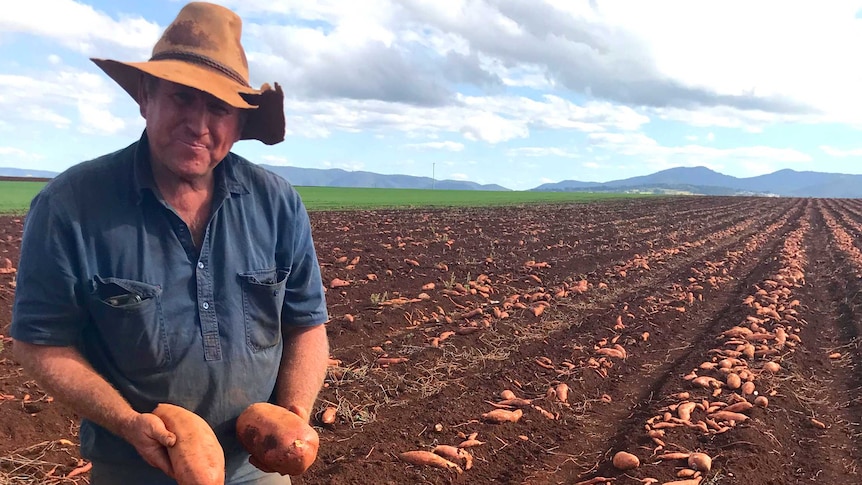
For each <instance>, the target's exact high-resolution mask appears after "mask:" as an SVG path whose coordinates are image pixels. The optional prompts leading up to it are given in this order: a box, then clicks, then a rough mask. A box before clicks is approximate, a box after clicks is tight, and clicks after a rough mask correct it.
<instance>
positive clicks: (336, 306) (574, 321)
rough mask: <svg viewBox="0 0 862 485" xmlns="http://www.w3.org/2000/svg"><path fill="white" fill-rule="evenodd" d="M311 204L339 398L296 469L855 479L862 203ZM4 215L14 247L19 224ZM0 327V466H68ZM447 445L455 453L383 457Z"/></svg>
mask: <svg viewBox="0 0 862 485" xmlns="http://www.w3.org/2000/svg"><path fill="white" fill-rule="evenodd" d="M311 217H312V223H313V225H314V234H315V240H316V245H317V250H318V256H319V258H320V262H321V265H322V270H323V275H324V282H325V284H326V285H327V289H328V293H327V295H328V303H329V310H330V314H331V317H332V320H331V322H330V323H329V324H328V328H329V335H330V339H331V346H332V362H331V366H330V369H329V372H328V378H327V382H326V388H325V389H324V390H323V392H322V393H321V396H320V400H319V401H318V409H317V411H319V412H321V411H323V410H324V409H325V408H327V407H334V408H335V409H336V413H335V421H334V423H331V424H323V423H322V422H320V421H319V419H320V416H319V414H318V415H317V418H316V419H318V421H315V423H314V424H315V426H316V427H317V429H318V431H319V433H320V436H321V448H320V453H319V455H318V460H317V462H316V463H315V464H314V465H313V466H312V468H311V469H310V470H309V472H308V473H307V474H306V475H305V476H303V477H301V478H296V479H295V480H294V483H298V484H317V483H333V484H352V483H381V484H414V483H434V484H442V483H492V482H496V483H530V484H557V483H560V484H575V483H579V482H586V483H604V482H611V481H612V482H613V483H615V484H638V483H650V481H649V479H656V480H657V482H658V483H665V482H669V481H673V480H681V479H682V478H680V477H679V476H678V474H681V475H685V474H693V473H697V476H698V477H699V478H695V480H700V483H701V484H733V483H745V484H746V485H765V484H794V483H862V469H860V468H862V467H860V465H862V446H860V444H862V443H860V437H862V425H860V421H862V397H860V396H862V387H860V386H862V367H860V357H862V351H860V349H859V342H860V341H859V333H860V331H862V280H860V277H862V243H860V241H859V240H860V236H862V201H859V200H843V199H842V200H839V199H787V198H721V197H688V198H662V199H648V200H632V201H617V202H605V203H600V204H585V205H540V206H525V207H510V208H482V209H446V210H409V211H408V210H398V211H395V210H393V211H364V212H314V213H312V214H311ZM0 222H2V227H0V262H2V260H3V257H8V258H9V259H10V260H11V261H12V262H13V263H14V262H16V261H17V255H18V245H19V243H20V235H21V221H20V219H14V218H11V217H7V218H0ZM0 266H2V265H0ZM13 276H14V273H10V274H2V275H0V288H2V289H0V333H8V325H9V321H10V318H11V304H12V297H13V294H12V292H13V291H14V289H13V288H12V287H11V285H10V284H9V283H10V282H11V281H12V280H13ZM5 347H6V348H5V349H4V350H3V351H2V353H0V395H2V396H3V397H2V399H0V483H2V481H3V479H6V480H7V481H11V483H71V482H73V481H76V480H77V481H78V482H79V483H81V482H84V481H85V480H86V474H84V475H82V476H81V477H76V478H75V479H63V478H62V477H63V476H64V475H65V474H67V473H69V471H70V470H72V469H73V468H75V467H76V466H78V465H81V464H82V463H80V462H79V461H78V458H77V448H76V444H77V438H76V429H77V428H76V417H75V416H74V414H72V413H70V412H69V411H68V410H67V409H66V408H65V407H64V406H63V405H62V404H60V403H57V402H51V400H50V398H49V397H48V396H46V395H45V393H44V392H42V391H40V390H39V388H38V386H37V385H36V384H35V383H34V382H33V381H32V380H31V378H30V377H28V376H27V375H26V374H25V373H23V372H22V371H21V370H20V368H19V366H18V365H17V364H16V362H15V361H14V360H13V359H12V357H11V353H10V347H11V343H10V342H9V341H8V339H6V340H5ZM504 390H509V391H511V392H512V393H513V394H514V395H515V397H516V399H511V396H509V399H508V400H507V399H506V398H505V397H504V396H502V395H501V392H502V391H504ZM495 409H502V410H508V411H512V412H513V413H514V414H515V416H516V417H517V416H520V417H519V419H517V421H514V422H503V423H493V422H489V420H490V419H491V418H492V417H493V416H494V414H487V413H490V412H491V411H493V410H495ZM60 440H69V441H60ZM70 442H71V443H70ZM464 442H466V443H464ZM462 443H464V444H465V445H472V446H467V447H464V448H463V450H465V451H463V452H461V453H460V456H458V457H454V458H452V462H453V463H454V464H457V465H458V469H455V468H433V467H428V466H420V465H414V464H409V463H407V462H406V461H404V460H403V459H402V457H401V453H403V452H407V451H432V450H434V449H435V447H437V446H438V445H454V446H457V445H459V444H462ZM617 451H626V452H628V453H631V454H634V455H635V456H637V457H638V458H639V461H640V466H639V467H638V468H636V469H632V470H628V471H622V470H618V469H616V468H614V466H613V465H612V458H613V457H614V454H615V453H616V452H617ZM670 453H683V454H690V453H705V454H706V455H708V456H709V457H710V458H711V467H710V468H709V470H708V471H706V470H705V469H704V470H701V471H700V472H696V471H695V470H694V469H692V468H690V467H689V465H688V460H686V459H684V458H677V457H674V455H671V454H670ZM466 454H469V455H470V459H469V460H467V459H466ZM686 470H688V471H686ZM49 472H50V473H51V475H47V474H48V473H49ZM600 478H603V479H604V480H601V479H600ZM591 479H592V481H590V480H591ZM683 483H692V484H693V483H697V482H696V481H693V482H683Z"/></svg>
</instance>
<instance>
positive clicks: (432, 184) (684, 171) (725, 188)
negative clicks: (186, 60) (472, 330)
mask: <svg viewBox="0 0 862 485" xmlns="http://www.w3.org/2000/svg"><path fill="white" fill-rule="evenodd" d="M260 166H261V167H263V168H265V169H267V170H269V171H271V172H273V173H275V174H277V175H279V176H281V177H283V178H285V179H286V180H288V181H290V183H291V184H293V185H296V186H320V187H360V188H402V189H432V188H433V189H438V190H493V191H509V190H511V189H508V188H506V187H503V186H501V185H497V184H478V183H476V182H470V181H465V180H445V179H444V180H438V179H434V178H431V177H418V176H413V175H398V174H395V175H387V174H379V173H375V172H367V171H348V170H343V169H338V168H332V169H317V168H302V167H290V166H276V165H266V164H260ZM57 174H58V172H51V171H46V170H28V169H21V168H14V167H0V176H6V177H32V178H34V179H35V178H51V177H54V176H56V175H57ZM528 190H529V191H548V192H629V193H631V192H639V193H656V194H695V195H759V196H772V197H776V196H777V197H819V198H862V175H850V174H842V173H827V172H815V171H796V170H792V169H782V170H778V171H775V172H772V173H769V174H764V175H757V176H753V177H744V178H737V177H733V176H731V175H725V174H722V173H719V172H716V171H714V170H712V169H710V168H707V167H704V166H697V167H674V168H669V169H666V170H661V171H658V172H655V173H652V174H649V175H640V176H636V177H629V178H623V179H617V180H611V181H608V182H589V181H579V180H563V181H560V182H554V183H546V184H542V185H539V186H537V187H534V188H532V189H528Z"/></svg>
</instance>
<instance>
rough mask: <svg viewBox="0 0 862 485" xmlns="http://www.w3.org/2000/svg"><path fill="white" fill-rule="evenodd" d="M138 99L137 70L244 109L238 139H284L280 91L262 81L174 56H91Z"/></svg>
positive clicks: (268, 142)
mask: <svg viewBox="0 0 862 485" xmlns="http://www.w3.org/2000/svg"><path fill="white" fill-rule="evenodd" d="M90 60H92V61H93V62H94V63H95V64H96V65H97V66H99V68H100V69H102V70H103V71H104V72H105V74H107V75H108V76H109V77H110V78H111V79H113V80H114V81H116V82H117V84H119V85H120V87H122V88H123V89H124V90H125V91H126V92H127V93H129V95H130V96H131V97H132V98H133V99H134V100H135V101H137V102H138V103H140V100H139V99H138V93H139V92H140V91H139V87H140V83H141V73H146V74H149V75H151V76H154V77H157V78H159V79H165V80H167V81H171V82H174V83H177V84H182V85H183V86H189V87H191V88H194V89H198V90H200V91H203V92H205V93H209V94H211V95H213V96H215V97H216V98H218V99H220V100H222V101H224V102H225V103H227V104H229V105H231V106H233V107H235V108H239V109H245V110H248V119H247V121H246V124H245V127H244V128H243V132H242V134H241V135H240V139H241V140H252V139H253V140H260V141H261V142H263V143H264V144H266V145H274V144H276V143H279V142H281V141H283V140H284V129H285V120H284V92H283V91H282V90H281V86H279V85H278V83H275V88H272V87H270V86H269V84H264V85H263V86H261V89H254V88H251V87H248V86H243V85H242V84H240V83H237V82H236V81H233V80H232V79H229V78H227V77H225V76H223V75H220V74H218V73H215V72H213V71H212V70H210V69H208V68H205V67H201V66H196V65H194V64H190V63H187V62H183V61H178V60H159V61H148V62H119V61H114V60H111V59H96V58H91V59H90Z"/></svg>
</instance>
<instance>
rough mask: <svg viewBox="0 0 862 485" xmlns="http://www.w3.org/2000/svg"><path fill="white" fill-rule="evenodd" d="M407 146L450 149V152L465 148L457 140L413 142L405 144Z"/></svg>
mask: <svg viewBox="0 0 862 485" xmlns="http://www.w3.org/2000/svg"><path fill="white" fill-rule="evenodd" d="M405 147H407V148H419V149H423V148H430V149H434V150H448V151H450V152H460V151H462V150H464V144H463V143H458V142H455V141H430V142H427V143H411V144H409V145H405Z"/></svg>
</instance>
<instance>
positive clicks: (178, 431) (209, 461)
mask: <svg viewBox="0 0 862 485" xmlns="http://www.w3.org/2000/svg"><path fill="white" fill-rule="evenodd" d="M153 414H155V415H156V416H158V417H159V418H161V420H162V421H163V422H164V423H165V428H167V429H168V431H170V432H171V433H174V434H175V435H176V436H177V441H176V443H175V444H174V445H173V446H171V447H169V448H168V456H169V457H170V459H171V466H172V467H173V469H174V477H173V478H174V479H175V480H176V481H177V483H178V484H179V485H224V475H225V464H224V450H223V449H222V447H221V444H220V443H219V441H218V438H216V435H215V433H214V432H213V430H212V428H211V427H210V425H209V423H207V422H206V421H205V420H204V419H203V418H201V417H200V416H198V415H197V414H195V413H193V412H192V411H189V410H188V409H185V408H183V407H180V406H175V405H173V404H167V403H161V404H159V405H158V406H157V407H156V409H155V410H154V411H153Z"/></svg>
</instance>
